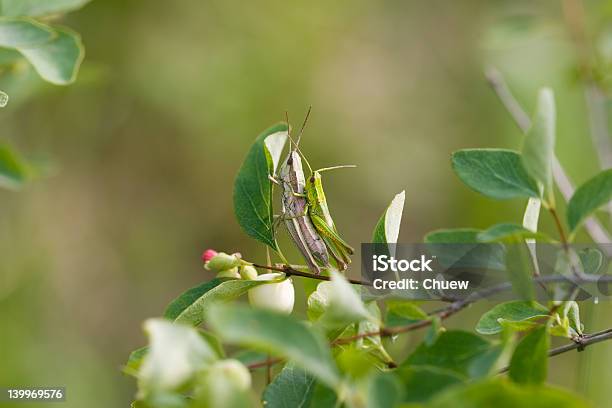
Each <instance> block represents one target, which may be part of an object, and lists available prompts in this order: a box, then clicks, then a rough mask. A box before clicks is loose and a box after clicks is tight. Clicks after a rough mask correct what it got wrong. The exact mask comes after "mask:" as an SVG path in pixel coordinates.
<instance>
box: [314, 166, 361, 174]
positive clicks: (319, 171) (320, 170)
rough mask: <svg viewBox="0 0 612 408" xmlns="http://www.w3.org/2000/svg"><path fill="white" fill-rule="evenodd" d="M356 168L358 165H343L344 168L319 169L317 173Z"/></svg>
mask: <svg viewBox="0 0 612 408" xmlns="http://www.w3.org/2000/svg"><path fill="white" fill-rule="evenodd" d="M355 167H357V165H355V164H343V165H342V166H332V167H323V168H322V169H318V170H316V171H317V172H318V173H321V172H323V171H327V170H336V169H351V168H355Z"/></svg>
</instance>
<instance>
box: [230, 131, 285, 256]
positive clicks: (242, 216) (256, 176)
mask: <svg viewBox="0 0 612 408" xmlns="http://www.w3.org/2000/svg"><path fill="white" fill-rule="evenodd" d="M286 131H287V125H285V124H278V125H275V126H272V127H271V128H268V129H266V130H265V131H264V132H263V133H261V134H260V135H259V136H258V137H257V139H255V143H253V145H252V146H251V149H250V150H249V152H248V153H247V156H246V158H245V159H244V162H242V166H241V167H240V170H239V171H238V176H237V177H236V181H235V182H234V213H235V214H236V218H237V219H238V223H239V224H240V226H241V227H242V229H243V230H244V231H245V232H246V233H247V234H248V235H249V236H251V237H252V238H255V239H257V240H259V241H260V242H263V243H264V244H266V245H268V246H270V247H271V248H272V249H274V250H275V251H276V250H278V245H277V243H276V240H275V238H274V231H273V214H272V182H271V181H270V179H269V177H268V176H271V175H273V174H274V172H275V165H276V164H278V156H279V155H280V150H282V147H280V148H279V145H280V144H281V142H280V139H281V136H279V135H278V134H279V133H285V132H286ZM269 136H271V137H272V138H271V139H270V141H269V142H268V143H266V138H268V137H269ZM282 139H284V140H286V136H285V137H284V138H282ZM282 144H284V142H282ZM268 148H270V149H272V152H270V151H269V150H268ZM275 158H276V159H275Z"/></svg>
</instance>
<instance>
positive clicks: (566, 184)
mask: <svg viewBox="0 0 612 408" xmlns="http://www.w3.org/2000/svg"><path fill="white" fill-rule="evenodd" d="M485 76H486V79H487V82H488V83H489V85H490V86H491V88H492V89H493V91H495V94H496V95H497V97H498V98H499V100H500V101H501V103H502V104H503V105H504V107H505V108H506V110H507V111H508V112H509V113H510V116H511V117H512V119H514V122H515V123H516V125H517V126H518V127H519V129H520V130H521V131H522V132H523V133H526V132H527V131H528V130H529V128H530V127H531V119H529V116H527V114H526V113H525V111H524V110H523V108H522V107H521V106H520V105H519V103H518V101H517V100H516V99H515V98H514V96H513V95H512V93H511V92H510V89H509V88H508V85H506V82H505V81H504V78H503V76H502V74H501V73H500V72H499V71H498V70H497V69H495V68H488V69H487V70H486V72H485ZM552 170H553V178H554V179H555V183H556V184H557V187H558V188H559V191H560V192H561V194H562V195H563V198H565V200H566V201H569V199H570V198H572V196H573V195H574V187H573V185H572V182H571V181H570V179H569V177H567V173H566V172H565V170H564V169H563V167H562V166H561V163H560V162H559V159H557V157H556V156H554V157H553V163H552ZM584 226H585V228H586V230H587V232H588V233H589V235H590V236H591V238H592V239H593V241H595V242H596V243H598V244H604V243H609V242H612V239H611V238H610V235H609V234H608V232H607V231H606V230H605V229H604V228H603V227H602V226H601V224H600V223H599V222H598V221H597V220H596V219H595V218H593V217H589V218H588V219H587V220H586V222H585V224H584ZM600 247H601V249H602V250H603V251H604V252H605V253H606V254H607V255H608V256H610V255H612V254H611V253H610V250H609V249H608V248H606V246H605V245H600Z"/></svg>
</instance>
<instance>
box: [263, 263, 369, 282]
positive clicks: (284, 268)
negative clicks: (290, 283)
mask: <svg viewBox="0 0 612 408" xmlns="http://www.w3.org/2000/svg"><path fill="white" fill-rule="evenodd" d="M252 265H253V266H254V267H256V268H262V269H268V270H270V271H278V272H283V273H284V274H285V275H287V276H301V277H302V278H309V279H317V280H323V281H328V280H331V278H330V277H329V276H324V275H315V274H314V273H308V272H302V271H299V270H297V269H295V268H294V267H292V266H291V265H281V266H272V265H259V264H255V263H254V264H252ZM347 280H348V281H349V282H350V283H352V284H355V285H363V286H372V283H370V282H366V281H360V280H358V279H348V278H347Z"/></svg>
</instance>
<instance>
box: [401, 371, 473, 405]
mask: <svg viewBox="0 0 612 408" xmlns="http://www.w3.org/2000/svg"><path fill="white" fill-rule="evenodd" d="M395 374H396V375H397V377H398V378H399V379H400V381H401V382H402V385H403V388H404V396H403V401H404V402H425V401H427V400H429V399H430V398H431V397H433V396H434V395H437V394H438V393H440V392H441V391H443V390H444V389H446V388H448V387H450V386H452V385H456V384H461V383H463V381H464V380H463V378H462V376H460V375H459V374H456V373H455V372H453V371H450V370H446V369H443V368H438V367H434V366H422V367H419V366H412V367H411V366H402V367H399V368H398V369H397V370H396V371H395Z"/></svg>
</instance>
